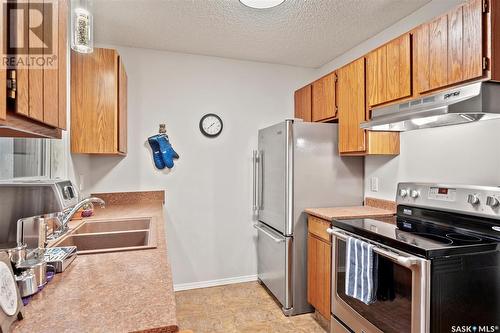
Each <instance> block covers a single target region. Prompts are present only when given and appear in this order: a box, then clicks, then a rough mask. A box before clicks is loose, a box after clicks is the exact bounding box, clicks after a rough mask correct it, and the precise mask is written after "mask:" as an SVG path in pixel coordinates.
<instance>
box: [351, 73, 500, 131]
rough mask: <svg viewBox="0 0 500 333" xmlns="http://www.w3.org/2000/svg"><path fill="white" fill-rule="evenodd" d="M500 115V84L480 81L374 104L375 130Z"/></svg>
mask: <svg viewBox="0 0 500 333" xmlns="http://www.w3.org/2000/svg"><path fill="white" fill-rule="evenodd" d="M495 118H500V84H499V83H495V82H477V83H473V84H469V85H465V86H461V87H458V88H454V89H452V90H448V91H444V92H441V93H438V94H435V95H431V96H427V97H424V98H419V99H414V100H411V101H408V102H404V103H400V104H393V105H389V106H383V107H379V108H374V109H373V110H372V120H370V121H367V122H364V123H362V124H361V128H363V129H367V130H371V131H392V132H404V131H411V130H416V129H421V128H430V127H440V126H449V125H457V124H466V123H471V122H475V121H478V120H486V119H495Z"/></svg>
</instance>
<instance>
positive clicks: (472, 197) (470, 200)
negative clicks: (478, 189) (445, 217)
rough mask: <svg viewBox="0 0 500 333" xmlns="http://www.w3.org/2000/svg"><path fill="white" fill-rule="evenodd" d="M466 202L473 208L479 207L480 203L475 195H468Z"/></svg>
mask: <svg viewBox="0 0 500 333" xmlns="http://www.w3.org/2000/svg"><path fill="white" fill-rule="evenodd" d="M467 202H468V203H470V204H471V205H473V206H475V205H479V203H480V202H481V201H480V200H479V197H478V196H477V194H469V196H468V197H467Z"/></svg>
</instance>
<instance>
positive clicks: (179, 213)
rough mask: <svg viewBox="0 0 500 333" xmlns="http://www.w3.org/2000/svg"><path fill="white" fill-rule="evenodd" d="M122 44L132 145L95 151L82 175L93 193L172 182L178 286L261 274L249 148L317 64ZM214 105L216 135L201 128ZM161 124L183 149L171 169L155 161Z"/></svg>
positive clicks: (170, 225)
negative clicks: (219, 126)
mask: <svg viewBox="0 0 500 333" xmlns="http://www.w3.org/2000/svg"><path fill="white" fill-rule="evenodd" d="M118 50H119V52H120V54H121V56H122V57H123V60H124V62H125V66H126V69H127V73H128V82H129V87H128V120H129V126H128V142H129V143H128V150H129V151H128V155H127V157H125V158H120V157H90V158H89V160H90V162H89V165H88V166H86V165H85V164H86V160H83V161H82V164H83V167H82V166H79V170H77V171H75V174H77V175H78V174H80V173H83V174H84V186H85V192H86V193H90V192H100V191H104V192H112V191H136V190H152V189H166V193H167V202H166V218H167V240H168V246H169V247H168V248H169V257H170V260H171V261H172V269H173V276H174V283H175V284H184V283H193V282H200V281H208V280H217V279H223V278H234V277H241V276H253V275H255V274H256V252H255V244H254V239H253V237H254V231H253V228H252V214H251V200H252V193H251V192H252V187H251V184H252V180H251V177H252V168H251V156H252V153H251V152H252V149H255V147H256V145H257V130H258V129H259V128H262V127H265V126H268V125H271V124H273V123H276V122H280V121H283V120H284V119H285V118H287V117H291V116H292V114H293V91H294V88H295V87H296V86H297V85H298V84H299V82H301V81H302V80H304V77H306V76H308V75H310V74H311V72H312V71H313V70H311V69H302V68H297V67H290V66H280V65H271V64H263V63H255V62H254V63H252V62H244V61H236V60H228V59H222V58H214V57H205V56H195V55H188V54H179V53H169V52H162V51H154V50H146V49H134V48H123V47H118ZM211 112H213V113H217V114H219V115H220V116H221V117H222V120H223V121H224V130H223V132H222V134H221V135H220V137H218V138H216V139H208V138H205V137H204V136H203V135H202V134H201V133H200V131H199V128H198V123H199V120H200V118H201V116H202V115H203V114H205V113H211ZM159 123H166V124H167V131H168V135H169V136H170V139H171V143H172V144H173V146H174V148H175V149H176V151H177V152H178V153H179V154H180V156H181V158H180V159H179V160H178V161H177V162H176V165H175V167H174V168H173V169H172V170H171V171H170V172H169V171H158V170H156V169H155V168H154V166H153V162H152V158H151V153H150V149H149V147H148V146H147V145H146V139H147V137H148V136H151V135H153V134H155V133H157V132H158V124H159ZM73 157H75V155H74V156H73ZM76 164H80V163H76ZM87 169H88V170H87ZM85 173H87V174H85Z"/></svg>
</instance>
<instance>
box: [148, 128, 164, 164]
mask: <svg viewBox="0 0 500 333" xmlns="http://www.w3.org/2000/svg"><path fill="white" fill-rule="evenodd" d="M148 142H149V145H150V146H151V150H152V151H153V161H154V162H155V166H156V168H158V169H165V162H164V161H163V156H162V154H161V150H160V143H159V142H158V135H155V136H152V137H150V138H148Z"/></svg>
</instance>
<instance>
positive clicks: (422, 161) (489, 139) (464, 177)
mask: <svg viewBox="0 0 500 333" xmlns="http://www.w3.org/2000/svg"><path fill="white" fill-rule="evenodd" d="M462 2H463V1H462V0H434V1H432V2H430V3H429V4H427V5H426V6H424V7H422V8H421V9H419V10H417V11H416V12H414V13H413V14H411V15H410V16H408V17H406V18H404V19H403V20H401V21H399V22H398V23H396V24H395V25H393V26H391V27H390V28H388V29H386V30H384V31H382V32H381V33H379V34H378V35H376V36H374V37H373V38H371V39H369V40H367V41H365V42H363V43H361V44H360V45H358V46H356V47H355V48H353V49H352V50H350V51H348V52H346V53H345V54H343V55H342V56H340V57H338V58H336V59H334V60H332V61H331V62H330V63H328V64H326V65H324V66H322V67H321V68H320V69H319V70H318V71H317V73H316V74H315V77H320V76H321V75H324V74H326V73H328V72H330V71H332V70H334V69H336V68H338V67H341V66H343V65H345V64H347V63H349V62H350V61H352V60H354V59H356V58H358V57H360V56H362V55H363V54H366V53H367V52H369V51H370V50H372V49H374V48H375V47H377V46H378V45H381V44H383V43H385V42H387V41H389V40H391V39H393V38H395V37H397V36H399V35H401V34H403V33H405V32H407V31H409V30H411V29H412V28H414V27H416V26H418V25H419V24H421V23H423V22H426V21H428V20H430V19H432V18H433V17H436V16H438V15H440V14H441V13H444V12H446V11H447V10H449V9H451V8H452V7H454V6H456V5H458V4H460V3H462ZM499 129H500V120H494V121H484V122H479V123H477V124H467V125H458V126H452V127H443V128H434V129H426V130H418V131H412V132H406V133H402V134H401V154H400V155H399V156H398V157H387V156H369V157H366V158H365V195H366V196H371V197H376V198H381V199H388V200H394V199H395V194H396V186H397V183H398V182H400V181H425V182H447V183H462V184H478V185H495V186H496V185H500V172H499V170H500V150H499V149H498V148H496V146H497V143H498V142H500V130H499ZM371 177H378V178H379V191H378V192H372V191H370V179H371Z"/></svg>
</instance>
